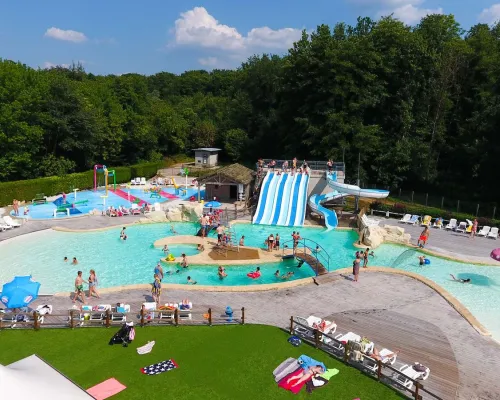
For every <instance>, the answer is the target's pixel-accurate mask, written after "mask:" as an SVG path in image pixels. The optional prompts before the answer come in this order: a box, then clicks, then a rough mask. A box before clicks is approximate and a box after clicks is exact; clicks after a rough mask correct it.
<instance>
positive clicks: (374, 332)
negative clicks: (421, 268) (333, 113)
mask: <svg viewBox="0 0 500 400" xmlns="http://www.w3.org/2000/svg"><path fill="white" fill-rule="evenodd" d="M139 219H140V217H124V218H120V219H114V218H107V217H85V218H75V219H72V220H68V221H63V220H57V221H29V222H28V223H25V224H23V226H22V227H20V228H17V229H15V230H12V231H10V232H3V233H1V234H0V240H4V239H6V238H9V237H14V236H18V235H22V234H26V233H29V232H34V231H39V230H42V229H48V228H51V227H53V226H62V227H66V228H71V229H95V228H105V227H109V226H119V225H124V224H125V223H134V222H135V221H137V220H139ZM387 223H388V224H392V225H396V224H397V222H396V221H394V220H389V222H387ZM404 228H405V229H406V231H407V232H409V233H411V234H412V237H413V238H412V241H416V240H415V239H414V238H415V236H417V235H418V234H419V233H420V231H421V230H422V228H421V227H411V226H408V225H405V226H404ZM496 243H499V242H496V241H493V240H491V239H484V238H477V239H475V240H469V239H468V238H467V237H466V236H462V235H459V234H456V233H454V232H449V231H447V232H445V231H438V230H432V234H431V238H430V243H429V246H428V249H429V250H434V251H439V252H440V253H442V254H445V255H450V256H455V257H457V256H458V257H464V258H469V259H471V258H472V259H475V260H477V261H487V260H489V258H488V257H487V256H488V254H489V252H490V251H491V249H492V248H494V247H496V246H495V245H496ZM464 253H465V254H464ZM472 259H471V261H472ZM490 263H492V260H490ZM333 275H335V276H336V277H337V278H336V279H330V278H333ZM321 278H322V280H320V284H319V286H317V285H314V284H307V285H305V286H300V287H296V288H287V289H281V290H272V291H267V292H240V293H238V292H215V293H214V292H202V291H196V292H189V291H186V290H182V289H175V290H166V291H165V295H164V296H163V301H165V302H167V301H178V300H179V299H183V298H186V297H189V298H190V299H191V300H192V301H193V303H194V304H195V307H196V306H199V307H200V308H202V309H206V308H207V307H209V306H210V307H213V308H215V309H224V308H225V306H227V305H231V306H232V307H233V308H238V307H242V306H244V307H245V309H246V318H247V321H248V322H249V323H261V324H269V325H274V326H278V327H283V328H285V327H287V326H288V324H289V318H290V316H291V315H300V316H305V317H307V316H308V315H311V314H313V315H316V316H321V317H327V316H328V317H330V318H333V319H335V320H336V322H337V323H338V331H339V332H347V331H349V330H353V331H355V332H356V333H359V334H361V335H367V336H369V337H370V339H371V340H373V341H374V342H375V343H376V345H377V347H387V348H390V349H399V350H401V353H400V355H399V356H398V362H405V363H413V362H415V361H419V362H422V363H424V364H427V365H428V366H429V367H431V374H430V377H429V379H428V380H427V381H426V382H424V385H425V387H426V388H428V389H429V390H431V391H433V392H435V393H436V394H438V395H440V396H441V397H442V398H443V399H453V398H458V399H476V400H478V399H484V400H486V399H495V398H500V380H499V379H498V368H499V366H500V347H499V345H498V343H497V342H495V341H494V340H493V339H491V338H489V337H486V336H482V335H480V334H479V333H478V332H477V331H476V330H475V329H474V328H473V327H472V326H471V325H470V324H469V323H468V322H467V321H466V320H465V319H464V318H463V317H462V316H461V315H460V314H459V313H458V312H457V311H456V310H455V309H454V308H453V307H451V306H450V304H448V302H447V301H446V300H445V299H444V298H443V297H441V296H440V295H439V294H438V293H436V291H434V290H433V289H431V288H430V287H428V286H426V285H424V284H423V283H421V282H419V281H417V280H415V279H412V278H410V277H407V276H401V275H394V274H390V275H389V274H386V273H379V272H376V273H369V274H367V273H362V274H361V277H360V282H359V283H357V284H355V283H353V282H352V281H351V280H350V279H344V277H343V276H339V275H337V274H328V275H325V276H323V277H321ZM146 300H150V291H149V290H148V289H131V290H120V291H113V292H110V293H106V294H103V296H102V299H101V300H100V301H98V300H96V299H94V300H92V304H93V305H96V304H98V303H111V304H113V303H117V302H125V303H129V304H131V305H132V308H133V309H137V310H138V309H139V307H140V304H141V303H142V302H143V301H146ZM47 303H50V304H52V305H53V306H54V309H55V310H60V311H63V310H68V309H69V308H70V307H71V305H72V303H71V300H70V298H69V296H67V295H66V296H50V297H45V296H44V297H42V298H40V299H39V300H37V301H36V302H35V303H34V306H36V305H37V304H47ZM166 329H167V328H166ZM455 393H456V395H455ZM424 398H425V397H424Z"/></svg>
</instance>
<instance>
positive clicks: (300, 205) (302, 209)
mask: <svg viewBox="0 0 500 400" xmlns="http://www.w3.org/2000/svg"><path fill="white" fill-rule="evenodd" d="M308 188H309V175H304V176H303V177H302V180H301V182H300V187H299V196H298V200H297V213H296V216H295V221H294V222H293V224H292V223H291V222H292V221H290V226H302V225H304V219H305V218H306V206H307V191H308Z"/></svg>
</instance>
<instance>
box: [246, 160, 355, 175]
mask: <svg viewBox="0 0 500 400" xmlns="http://www.w3.org/2000/svg"><path fill="white" fill-rule="evenodd" d="M263 161H264V168H267V166H268V164H269V163H270V162H271V161H275V162H276V165H275V168H282V167H283V163H284V162H285V161H287V162H288V168H292V165H293V164H292V161H293V160H272V159H268V158H266V159H263ZM304 161H305V162H306V163H307V165H308V167H309V168H310V169H311V170H317V171H326V170H328V165H327V161H309V160H297V167H300V166H301V165H302V164H303V162H304ZM258 167H259V164H258V163H256V169H258ZM332 170H333V171H337V172H345V164H344V163H342V162H334V163H333V166H332Z"/></svg>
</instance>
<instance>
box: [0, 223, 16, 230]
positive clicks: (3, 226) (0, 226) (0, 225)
mask: <svg viewBox="0 0 500 400" xmlns="http://www.w3.org/2000/svg"><path fill="white" fill-rule="evenodd" d="M12 228H13V227H12V226H10V225H7V224H4V223H2V222H0V230H2V231H6V230H9V229H12Z"/></svg>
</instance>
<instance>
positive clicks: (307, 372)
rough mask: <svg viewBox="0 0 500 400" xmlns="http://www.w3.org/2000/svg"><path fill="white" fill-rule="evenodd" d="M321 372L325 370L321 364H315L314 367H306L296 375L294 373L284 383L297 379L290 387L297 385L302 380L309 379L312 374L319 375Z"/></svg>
mask: <svg viewBox="0 0 500 400" xmlns="http://www.w3.org/2000/svg"><path fill="white" fill-rule="evenodd" d="M323 372H325V371H324V370H323V367H321V365H316V366H315V367H311V368H308V369H307V370H304V371H302V372H301V373H300V374H298V375H295V376H292V377H291V378H288V380H287V381H286V383H290V382H291V381H293V380H295V379H297V382H295V383H294V384H293V385H292V387H293V386H297V385H300V384H301V383H302V382H305V381H307V380H309V379H310V378H311V377H313V376H314V375H320V374H322V373H323Z"/></svg>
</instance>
